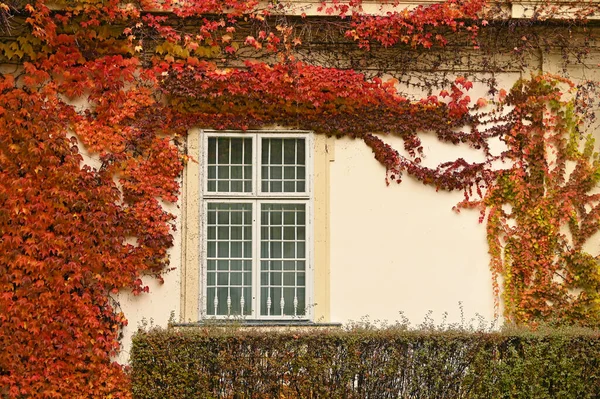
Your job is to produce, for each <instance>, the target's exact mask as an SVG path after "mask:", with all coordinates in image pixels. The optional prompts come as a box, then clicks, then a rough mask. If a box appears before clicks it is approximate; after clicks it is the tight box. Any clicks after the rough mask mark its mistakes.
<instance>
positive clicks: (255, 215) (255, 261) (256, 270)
mask: <svg viewBox="0 0 600 399" xmlns="http://www.w3.org/2000/svg"><path fill="white" fill-rule="evenodd" d="M259 207H260V201H258V200H255V201H252V223H253V233H254V236H253V237H252V238H253V244H254V245H253V251H252V255H253V256H252V277H253V278H252V305H253V306H252V317H253V318H255V319H257V318H259V317H260V309H259V307H260V252H259V251H260V243H261V240H262V236H261V228H260V213H259Z"/></svg>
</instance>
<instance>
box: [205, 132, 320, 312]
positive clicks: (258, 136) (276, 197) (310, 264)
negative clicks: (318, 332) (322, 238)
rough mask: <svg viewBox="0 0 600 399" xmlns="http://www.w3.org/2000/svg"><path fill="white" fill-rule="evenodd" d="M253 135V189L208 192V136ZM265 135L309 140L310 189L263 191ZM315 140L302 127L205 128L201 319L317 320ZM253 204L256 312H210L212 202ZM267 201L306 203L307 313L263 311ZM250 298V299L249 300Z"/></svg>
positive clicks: (308, 187)
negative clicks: (263, 213)
mask: <svg viewBox="0 0 600 399" xmlns="http://www.w3.org/2000/svg"><path fill="white" fill-rule="evenodd" d="M249 136H252V138H253V140H252V152H253V154H252V160H253V162H252V167H253V171H252V192H250V193H246V192H240V193H231V192H208V157H207V154H208V139H209V138H210V137H228V138H235V137H243V138H246V137H249ZM262 138H275V139H276V138H302V139H304V140H305V143H306V149H305V156H306V159H305V165H306V171H305V176H306V186H305V187H306V192H305V193H271V192H269V193H263V192H261V187H260V186H261V179H262V168H261V157H260V155H261V151H262V148H261V147H262ZM313 158H314V142H313V134H312V133H311V132H308V131H298V130H276V131H275V130H274V131H265V130H249V131H246V132H240V131H229V130H220V131H215V130H203V131H201V132H200V159H199V160H198V161H199V163H200V180H201V185H200V187H201V192H200V204H201V206H200V207H199V208H200V209H199V213H200V215H199V220H200V232H199V236H200V284H201V289H200V295H199V304H198V305H199V311H200V319H206V318H214V319H229V318H234V319H239V318H243V319H247V320H313V319H314V306H313V305H314V303H313V298H314V225H313V220H314V207H313V201H314V195H313V190H314V165H313V162H314V159H313ZM211 202H212V203H228V202H229V203H252V204H253V206H252V223H253V224H252V232H253V234H252V237H253V243H252V251H253V252H252V255H253V256H252V298H251V299H250V300H251V301H252V306H251V308H252V312H251V314H250V315H244V316H237V315H236V316H226V315H207V302H208V300H209V298H208V293H207V289H208V284H207V282H208V279H207V272H208V270H207V257H208V256H207V241H208V239H207V236H206V232H207V215H208V204H209V203H211ZM264 203H280V204H286V203H287V204H305V206H306V248H305V250H306V254H305V256H306V265H305V305H306V309H305V314H304V315H300V316H291V315H289V316H281V315H275V316H267V315H261V314H260V299H261V298H260V288H261V286H260V273H261V270H260V244H261V241H262V236H261V224H260V209H261V206H262V204H264ZM245 300H247V299H245Z"/></svg>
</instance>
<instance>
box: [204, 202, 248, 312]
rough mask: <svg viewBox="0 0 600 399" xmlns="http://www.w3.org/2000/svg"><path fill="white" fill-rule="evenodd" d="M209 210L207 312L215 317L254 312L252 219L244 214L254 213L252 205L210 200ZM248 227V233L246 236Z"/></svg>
mask: <svg viewBox="0 0 600 399" xmlns="http://www.w3.org/2000/svg"><path fill="white" fill-rule="evenodd" d="M207 212H208V217H207V227H206V229H207V234H206V236H207V260H206V262H207V264H206V265H207V267H206V273H207V279H206V286H207V290H206V292H207V298H206V312H207V314H208V315H214V316H228V315H247V314H250V313H251V311H252V308H251V306H252V298H251V292H252V273H251V270H252V219H251V218H246V217H244V216H245V215H246V214H247V213H249V214H250V215H251V214H252V204H248V203H213V202H209V203H208V204H207ZM245 229H248V232H247V235H245V236H244V237H242V236H243V235H244V234H243V232H244V231H245ZM215 266H216V267H215ZM242 269H243V270H247V271H248V272H242Z"/></svg>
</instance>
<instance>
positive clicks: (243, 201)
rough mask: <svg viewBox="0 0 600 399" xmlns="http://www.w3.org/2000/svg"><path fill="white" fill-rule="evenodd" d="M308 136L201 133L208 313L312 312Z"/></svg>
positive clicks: (264, 316)
mask: <svg viewBox="0 0 600 399" xmlns="http://www.w3.org/2000/svg"><path fill="white" fill-rule="evenodd" d="M310 140H311V137H310V135H309V134H306V133H256V132H248V133H204V135H203V151H202V152H203V160H204V162H203V165H202V167H203V171H204V173H203V175H204V176H205V178H204V179H203V183H204V186H203V188H202V192H203V193H202V215H201V219H202V222H203V223H202V227H201V228H202V229H203V231H202V236H203V240H202V241H203V243H202V245H203V251H202V252H203V256H202V262H203V267H202V268H201V270H202V273H204V274H203V277H204V278H203V281H204V282H205V284H204V295H202V298H201V299H202V300H201V304H200V306H201V310H202V313H203V314H205V315H206V316H208V317H229V316H241V317H246V318H256V319H259V318H260V319H269V318H276V319H281V318H302V319H306V318H309V315H308V311H307V305H308V304H309V298H310V295H309V293H310V288H311V287H310V284H308V282H309V281H310V277H311V273H310V269H311V268H310V259H311V256H310V255H311V254H310V236H311V226H312V223H311V217H310V215H311V200H312V194H311V156H310V155H311V154H310V151H309V149H310V148H311V145H310V144H311V143H310Z"/></svg>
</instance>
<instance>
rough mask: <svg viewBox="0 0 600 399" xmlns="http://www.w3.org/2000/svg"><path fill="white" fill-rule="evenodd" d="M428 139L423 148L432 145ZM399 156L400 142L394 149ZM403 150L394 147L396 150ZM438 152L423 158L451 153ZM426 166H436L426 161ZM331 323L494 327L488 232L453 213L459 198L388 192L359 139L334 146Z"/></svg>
mask: <svg viewBox="0 0 600 399" xmlns="http://www.w3.org/2000/svg"><path fill="white" fill-rule="evenodd" d="M434 140H435V138H431V139H425V140H424V144H425V147H426V148H427V147H432V146H435V144H436V143H435V142H434ZM391 144H392V145H394V144H395V145H394V147H395V148H401V143H399V142H398V143H391ZM399 144H400V146H399ZM439 147H440V148H437V152H434V153H433V154H432V156H431V157H430V158H433V157H434V156H435V157H436V158H437V157H443V156H444V155H447V156H448V158H447V159H450V157H451V156H454V155H455V154H451V153H452V152H456V151H457V150H456V149H454V148H451V149H449V148H446V149H444V148H441V146H439ZM430 161H431V162H433V160H430ZM330 176H331V177H330V181H331V188H330V190H331V191H330V193H331V194H330V195H331V196H330V205H331V207H330V223H331V237H330V251H331V263H330V270H331V277H330V281H331V319H332V320H333V321H340V322H347V321H350V320H354V321H358V320H360V319H361V318H363V317H366V316H368V317H369V319H370V320H371V321H374V320H381V321H383V320H387V321H389V322H392V323H393V322H394V321H396V320H399V319H400V314H399V312H401V311H402V312H404V315H405V316H406V317H408V319H409V320H410V322H411V324H413V325H417V324H419V323H421V322H423V320H424V317H425V316H426V315H427V313H428V312H429V311H432V312H433V313H432V317H433V319H434V320H435V322H438V323H439V322H441V321H442V319H443V314H444V312H448V318H447V321H448V322H453V323H454V322H461V305H460V304H459V303H461V304H462V307H463V310H464V321H465V322H469V320H470V319H471V318H474V317H476V314H479V315H481V316H483V317H484V318H485V319H486V320H487V321H488V322H491V321H492V320H493V319H494V297H493V293H492V277H491V273H490V271H489V267H488V263H489V256H488V254H487V242H486V236H485V226H484V225H483V224H479V223H478V218H479V213H478V212H477V211H462V212H461V213H460V214H457V213H456V212H454V211H452V207H453V206H454V205H455V204H456V203H458V202H459V201H460V200H461V199H462V198H463V197H462V193H459V192H456V193H446V192H438V193H436V192H435V189H433V188H431V187H428V186H424V185H422V184H421V183H419V182H417V181H416V180H414V179H412V178H409V177H405V179H404V181H403V182H402V183H401V184H400V185H397V184H395V183H392V184H390V186H386V184H385V181H384V177H385V168H384V167H383V166H381V165H380V164H379V163H378V162H377V161H375V160H374V159H373V154H372V153H371V150H370V149H369V148H368V147H367V146H365V145H364V143H362V142H360V141H353V140H350V139H341V140H336V141H335V160H334V161H333V162H331V166H330Z"/></svg>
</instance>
